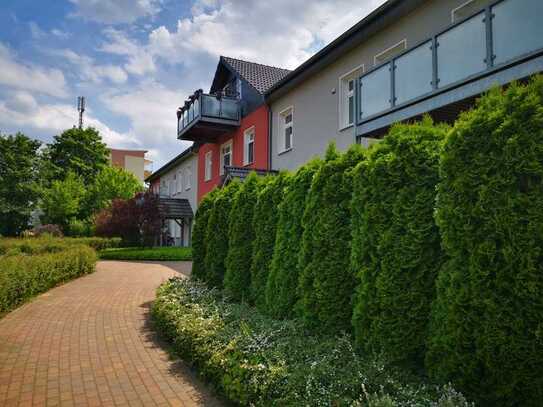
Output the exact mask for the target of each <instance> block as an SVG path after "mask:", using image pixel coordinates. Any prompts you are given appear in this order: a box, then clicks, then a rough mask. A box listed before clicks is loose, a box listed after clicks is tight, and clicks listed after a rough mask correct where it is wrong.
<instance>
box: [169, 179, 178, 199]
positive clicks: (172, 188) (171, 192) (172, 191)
mask: <svg viewBox="0 0 543 407" xmlns="http://www.w3.org/2000/svg"><path fill="white" fill-rule="evenodd" d="M168 184H169V185H170V188H169V191H168V195H169V196H174V195H175V192H176V191H175V188H176V186H177V185H176V182H175V178H174V177H171V178H170V180H169V181H168Z"/></svg>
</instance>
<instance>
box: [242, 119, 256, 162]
mask: <svg viewBox="0 0 543 407" xmlns="http://www.w3.org/2000/svg"><path fill="white" fill-rule="evenodd" d="M254 161H255V127H254V126H253V127H251V128H249V129H247V130H245V132H244V133H243V165H249V164H252V163H253V162H254Z"/></svg>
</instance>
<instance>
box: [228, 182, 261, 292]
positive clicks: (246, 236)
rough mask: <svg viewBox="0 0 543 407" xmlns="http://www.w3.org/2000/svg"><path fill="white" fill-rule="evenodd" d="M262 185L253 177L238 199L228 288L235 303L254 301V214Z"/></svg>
mask: <svg viewBox="0 0 543 407" xmlns="http://www.w3.org/2000/svg"><path fill="white" fill-rule="evenodd" d="M260 183H261V181H260V180H259V178H258V176H257V175H256V173H254V172H252V173H250V174H249V175H248V176H247V178H246V179H245V181H243V183H242V185H241V187H240V188H239V190H238V191H237V192H236V194H235V195H234V199H233V202H232V210H231V212H230V220H229V231H228V235H229V247H228V255H227V257H226V273H225V276H224V288H225V290H226V292H227V293H228V294H229V295H230V296H231V297H232V298H233V299H235V300H238V301H250V299H251V298H250V294H251V264H252V259H253V241H254V238H255V233H254V229H253V214H254V208H255V205H256V200H257V196H258V191H259V188H260Z"/></svg>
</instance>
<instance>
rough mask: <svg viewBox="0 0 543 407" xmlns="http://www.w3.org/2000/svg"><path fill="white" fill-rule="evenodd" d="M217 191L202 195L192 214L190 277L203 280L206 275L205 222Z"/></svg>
mask: <svg viewBox="0 0 543 407" xmlns="http://www.w3.org/2000/svg"><path fill="white" fill-rule="evenodd" d="M217 193H218V190H216V189H215V190H213V191H211V192H210V193H208V194H207V195H206V196H204V198H203V199H202V202H200V206H198V210H197V211H196V215H195V216H194V227H193V229H192V272H191V277H192V278H195V279H197V280H204V279H205V276H206V265H205V258H206V250H207V237H206V234H207V223H208V220H209V215H210V213H211V209H212V208H213V202H214V201H215V197H216V195H217Z"/></svg>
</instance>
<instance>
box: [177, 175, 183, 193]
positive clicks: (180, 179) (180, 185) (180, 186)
mask: <svg viewBox="0 0 543 407" xmlns="http://www.w3.org/2000/svg"><path fill="white" fill-rule="evenodd" d="M181 191H183V172H182V171H181V170H177V192H178V193H179V192H181Z"/></svg>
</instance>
